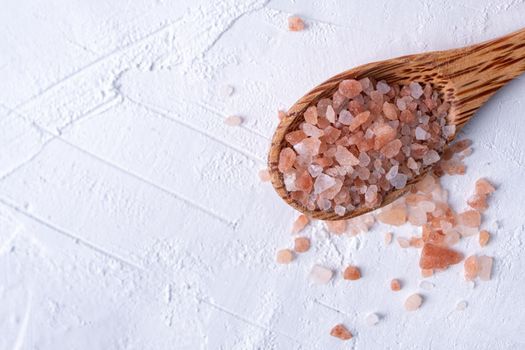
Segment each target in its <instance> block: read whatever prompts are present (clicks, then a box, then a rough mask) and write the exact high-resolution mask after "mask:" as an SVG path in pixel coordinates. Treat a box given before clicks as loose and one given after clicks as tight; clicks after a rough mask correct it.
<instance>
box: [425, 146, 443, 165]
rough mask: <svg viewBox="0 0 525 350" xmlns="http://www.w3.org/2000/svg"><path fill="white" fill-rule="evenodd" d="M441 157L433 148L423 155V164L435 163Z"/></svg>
mask: <svg viewBox="0 0 525 350" xmlns="http://www.w3.org/2000/svg"><path fill="white" fill-rule="evenodd" d="M439 159H440V157H439V154H438V153H437V152H436V151H434V150H433V149H431V150H429V151H428V152H427V153H426V154H425V155H424V156H423V164H424V165H429V164H434V163H436V162H437V161H438V160H439Z"/></svg>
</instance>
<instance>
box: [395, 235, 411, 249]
mask: <svg viewBox="0 0 525 350" xmlns="http://www.w3.org/2000/svg"><path fill="white" fill-rule="evenodd" d="M397 244H399V246H400V247H401V248H408V247H410V241H409V240H408V239H406V238H404V237H398V238H397Z"/></svg>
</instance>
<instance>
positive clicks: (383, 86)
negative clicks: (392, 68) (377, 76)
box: [376, 80, 390, 95]
mask: <svg viewBox="0 0 525 350" xmlns="http://www.w3.org/2000/svg"><path fill="white" fill-rule="evenodd" d="M376 89H377V91H379V92H380V93H382V94H383V95H385V94H388V92H389V91H390V86H389V85H388V84H387V83H386V82H385V81H384V80H380V81H378V82H377V85H376Z"/></svg>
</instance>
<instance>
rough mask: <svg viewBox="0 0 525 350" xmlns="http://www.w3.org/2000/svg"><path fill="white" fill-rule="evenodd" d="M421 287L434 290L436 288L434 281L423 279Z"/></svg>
mask: <svg viewBox="0 0 525 350" xmlns="http://www.w3.org/2000/svg"><path fill="white" fill-rule="evenodd" d="M419 288H421V289H425V290H432V289H434V284H433V283H432V282H429V281H425V280H423V281H421V282H419Z"/></svg>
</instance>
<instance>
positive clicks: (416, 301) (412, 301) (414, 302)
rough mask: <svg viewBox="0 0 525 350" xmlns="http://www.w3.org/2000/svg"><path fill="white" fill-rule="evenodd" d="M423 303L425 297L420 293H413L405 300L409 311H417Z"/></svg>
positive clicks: (406, 308)
mask: <svg viewBox="0 0 525 350" xmlns="http://www.w3.org/2000/svg"><path fill="white" fill-rule="evenodd" d="M422 303H423V298H422V297H421V295H419V294H417V293H416V294H412V295H410V296H409V297H408V298H406V300H405V310H407V311H415V310H417V309H419V307H420V306H421V304H422Z"/></svg>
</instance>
